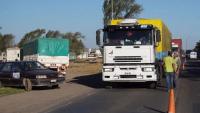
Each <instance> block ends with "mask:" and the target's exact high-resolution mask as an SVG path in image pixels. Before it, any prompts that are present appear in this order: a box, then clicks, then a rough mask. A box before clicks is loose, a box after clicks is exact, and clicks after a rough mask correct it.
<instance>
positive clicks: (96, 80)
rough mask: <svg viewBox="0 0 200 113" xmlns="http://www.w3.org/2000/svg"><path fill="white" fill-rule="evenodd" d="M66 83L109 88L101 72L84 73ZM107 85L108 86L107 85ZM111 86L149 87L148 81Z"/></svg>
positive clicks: (161, 88)
mask: <svg viewBox="0 0 200 113" xmlns="http://www.w3.org/2000/svg"><path fill="white" fill-rule="evenodd" d="M68 83H77V84H81V85H85V86H87V87H91V88H95V89H99V88H107V89H109V88H111V87H109V86H110V85H108V84H106V83H105V82H103V81H102V74H101V73H97V74H93V75H85V76H79V77H75V78H73V79H72V80H71V81H69V82H68ZM107 86H108V87H107ZM111 86H112V88H115V89H126V88H149V84H148V83H112V85H111ZM156 90H158V91H166V87H165V86H164V85H159V87H158V88H157V89H156Z"/></svg>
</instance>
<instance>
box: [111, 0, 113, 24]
mask: <svg viewBox="0 0 200 113" xmlns="http://www.w3.org/2000/svg"><path fill="white" fill-rule="evenodd" d="M111 5H112V6H111V7H112V13H111V16H112V20H113V0H111Z"/></svg>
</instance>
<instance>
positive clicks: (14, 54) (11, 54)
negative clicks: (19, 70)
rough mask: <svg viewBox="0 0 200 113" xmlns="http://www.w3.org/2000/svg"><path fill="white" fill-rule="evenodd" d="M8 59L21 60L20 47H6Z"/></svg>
mask: <svg viewBox="0 0 200 113" xmlns="http://www.w3.org/2000/svg"><path fill="white" fill-rule="evenodd" d="M5 56H6V61H20V48H18V47H12V48H7V49H6V55H5Z"/></svg>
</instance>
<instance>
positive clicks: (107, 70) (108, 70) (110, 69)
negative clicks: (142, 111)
mask: <svg viewBox="0 0 200 113" xmlns="http://www.w3.org/2000/svg"><path fill="white" fill-rule="evenodd" d="M103 71H104V72H113V71H114V68H104V69H103Z"/></svg>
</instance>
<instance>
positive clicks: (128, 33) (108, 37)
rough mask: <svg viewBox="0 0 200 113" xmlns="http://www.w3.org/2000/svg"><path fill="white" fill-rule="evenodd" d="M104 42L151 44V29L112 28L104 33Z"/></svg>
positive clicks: (112, 44) (108, 43) (107, 43)
mask: <svg viewBox="0 0 200 113" xmlns="http://www.w3.org/2000/svg"><path fill="white" fill-rule="evenodd" d="M104 44H105V45H108V46H115V45H152V44H153V38H152V30H149V29H147V30H144V29H142V30H113V31H106V32H105V33H104Z"/></svg>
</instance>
